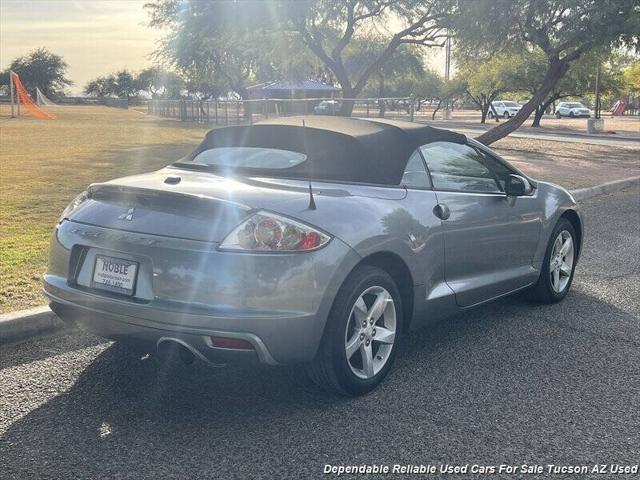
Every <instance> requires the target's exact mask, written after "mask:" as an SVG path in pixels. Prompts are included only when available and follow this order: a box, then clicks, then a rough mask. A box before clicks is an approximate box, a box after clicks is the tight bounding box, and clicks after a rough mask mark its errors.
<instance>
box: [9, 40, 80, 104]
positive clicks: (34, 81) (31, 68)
mask: <svg viewBox="0 0 640 480" xmlns="http://www.w3.org/2000/svg"><path fill="white" fill-rule="evenodd" d="M67 68H68V65H67V63H66V62H65V61H64V59H63V58H62V57H61V56H60V55H56V54H55V53H52V52H50V51H49V50H47V49H46V48H44V47H40V48H36V49H35V50H33V51H31V52H29V53H28V54H27V55H24V56H22V57H18V58H16V59H15V60H14V61H13V62H11V65H10V66H9V70H13V71H14V72H16V73H17V74H18V75H19V76H20V80H21V81H22V83H23V85H24V86H25V88H26V89H27V90H29V91H32V92H33V91H34V90H35V89H36V87H37V88H40V90H41V91H42V93H44V94H45V95H46V96H52V97H53V96H57V95H63V94H64V89H65V88H66V87H68V86H70V85H73V82H72V81H71V80H69V79H68V78H67V77H66V73H67Z"/></svg>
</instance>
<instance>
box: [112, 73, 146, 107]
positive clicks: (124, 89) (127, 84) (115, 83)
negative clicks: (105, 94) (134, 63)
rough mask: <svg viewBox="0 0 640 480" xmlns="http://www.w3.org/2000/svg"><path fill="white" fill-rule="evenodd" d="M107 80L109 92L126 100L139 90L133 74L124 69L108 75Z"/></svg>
mask: <svg viewBox="0 0 640 480" xmlns="http://www.w3.org/2000/svg"><path fill="white" fill-rule="evenodd" d="M107 82H108V84H109V90H110V92H109V93H112V94H114V95H116V96H118V97H120V98H126V99H127V100H129V99H130V98H131V97H132V96H133V95H135V94H136V93H138V92H139V91H140V90H141V88H140V84H139V83H138V81H137V79H136V77H135V75H134V74H133V73H132V72H130V71H128V70H126V69H124V70H120V71H118V72H116V73H115V74H113V75H111V76H110V77H108V79H107Z"/></svg>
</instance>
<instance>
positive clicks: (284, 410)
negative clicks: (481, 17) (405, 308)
mask: <svg viewBox="0 0 640 480" xmlns="http://www.w3.org/2000/svg"><path fill="white" fill-rule="evenodd" d="M602 315H606V322H605V321H604V320H603V317H602ZM639 329H640V326H639V325H638V318H637V315H635V314H634V313H633V312H631V313H630V312H626V311H622V310H619V309H617V308H616V307H615V306H613V305H611V304H609V303H606V302H603V301H602V300H600V299H597V298H595V297H593V296H590V295H587V294H585V293H582V292H581V291H579V290H574V291H572V292H571V294H570V295H569V297H568V298H567V299H566V301H565V302H562V303H560V304H556V305H550V306H539V305H533V304H529V303H527V302H525V301H523V300H522V299H520V298H519V297H511V298H506V299H503V300H501V301H498V302H494V303H492V304H490V305H487V306H484V307H481V308H478V309H475V310H473V311H470V312H468V313H465V314H464V315H459V316H457V317H455V318H453V319H449V320H447V321H443V322H440V323H438V324H435V325H432V326H430V327H427V328H426V329H422V330H420V331H416V332H412V333H411V335H410V336H408V337H407V341H406V342H405V343H404V345H403V347H402V352H401V355H400V356H399V357H398V361H397V364H396V366H395V368H394V369H393V371H392V373H391V375H390V376H389V377H388V378H387V379H386V380H385V382H384V383H383V384H382V385H381V386H380V388H378V389H377V390H375V391H374V392H372V393H371V394H369V395H367V396H365V397H362V398H342V397H336V396H333V395H331V394H328V393H324V392H322V391H319V390H317V389H316V388H315V387H313V386H312V385H310V384H309V383H308V382H306V381H305V380H304V379H303V375H302V374H301V373H300V372H299V371H298V370H296V369H293V368H285V367H282V368H268V367H258V368H250V367H238V366H232V367H226V368H217V369H216V368H212V367H208V366H206V365H204V364H201V363H196V364H194V365H191V366H184V365H181V364H170V365H166V364H161V363H158V362H157V361H156V360H155V359H145V360H141V359H138V358H136V357H135V356H133V355H132V354H131V353H129V351H127V350H126V349H125V348H123V347H121V346H119V345H118V344H112V345H111V346H109V347H108V348H106V349H104V350H103V351H102V352H101V353H99V354H98V355H97V356H96V357H95V358H94V359H93V360H91V362H90V363H89V365H88V366H87V367H86V368H85V369H84V370H83V371H81V373H80V374H79V376H78V378H77V380H76V382H75V383H74V384H73V385H72V386H71V388H69V389H68V390H67V391H65V392H64V393H61V394H58V395H56V396H54V397H52V398H50V399H49V400H47V401H45V402H44V403H43V404H42V405H41V406H39V407H37V408H36V409H34V410H32V411H31V412H30V413H28V414H27V415H26V416H24V417H22V418H19V419H18V420H16V421H15V422H13V424H12V425H11V426H10V427H9V428H8V430H7V431H6V433H5V434H4V435H3V436H2V437H1V438H0V467H1V471H3V472H4V473H3V477H4V478H18V477H21V478H26V477H27V476H29V475H30V476H31V477H67V478H107V477H109V478H111V477H116V476H117V477H121V478H126V477H135V478H143V477H157V478H161V477H171V476H177V477H180V476H186V475H188V476H190V477H193V478H195V477H198V476H207V477H212V476H213V477H218V478H220V477H223V478H224V477H226V476H234V475H237V476H243V475H242V474H241V473H238V472H240V471H241V470H242V469H245V470H244V472H245V474H244V476H245V477H248V476H251V477H256V476H260V475H264V476H267V477H269V476H271V477H273V476H286V475H287V474H291V472H295V473H296V475H295V476H298V477H299V478H302V477H303V476H306V474H304V472H306V473H308V474H313V472H315V474H316V475H319V474H320V473H321V466H322V465H324V463H334V464H335V463H340V462H357V463H367V462H381V463H382V462H400V461H407V462H414V463H415V462H418V463H420V462H429V461H432V460H433V461H436V460H437V459H443V460H447V459H448V460H449V461H452V460H457V461H460V462H463V463H464V462H465V461H467V460H465V459H468V461H471V460H474V461H479V460H481V459H483V458H484V459H485V460H486V461H493V462H495V461H502V459H506V460H512V461H516V462H523V461H530V462H533V461H534V460H536V459H538V460H539V461H542V462H544V461H547V462H548V461H551V460H554V461H556V462H560V461H562V459H563V458H564V459H565V460H566V461H577V460H581V461H587V460H589V461H592V462H594V463H595V462H597V461H601V462H604V461H606V462H609V461H624V460H625V459H626V460H627V461H632V460H633V458H632V457H633V455H634V454H635V453H637V450H635V447H636V446H637V445H638V444H640V438H639V434H638V432H639V431H640V428H637V427H638V419H637V415H636V414H634V412H636V413H637V411H638V410H640V401H639V400H638V396H637V395H636V394H637V391H638V388H639V386H640V376H639V374H638V370H637V364H638V357H639V356H640V354H639V349H638V342H639V338H640V332H639ZM27 385H28V379H25V382H24V386H25V388H26V386H27ZM605 405H606V408H605V409H603V406H605ZM363 419H364V420H365V421H362V420H363ZM367 419H374V420H375V421H366V420H367ZM385 445H386V451H384V450H383V446H385ZM389 445H392V447H391V448H389ZM412 452H413V453H412ZM571 452H573V456H572V453H571ZM576 452H579V453H576ZM416 455H417V456H416ZM419 455H422V456H419ZM492 455H493V456H492ZM576 455H578V456H579V458H578V457H576ZM583 457H584V458H583ZM627 457H628V458H627ZM306 468H310V470H305V469H306ZM260 472H262V473H261V474H260ZM277 472H280V473H279V474H278V473H277Z"/></svg>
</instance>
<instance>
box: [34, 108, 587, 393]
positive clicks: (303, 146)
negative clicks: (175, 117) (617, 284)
mask: <svg viewBox="0 0 640 480" xmlns="http://www.w3.org/2000/svg"><path fill="white" fill-rule="evenodd" d="M582 237H583V228H582V222H581V220H580V215H579V213H578V210H577V208H576V203H575V202H574V200H573V198H572V197H571V195H570V194H569V193H568V192H567V191H566V190H564V189H562V188H560V187H558V186H556V185H553V184H550V183H547V182H541V181H535V180H533V179H531V178H529V177H528V176H527V175H525V174H523V173H522V172H520V171H519V170H517V169H516V168H514V167H513V166H512V165H510V164H509V163H507V162H506V161H505V160H503V159H502V158H501V157H500V156H499V155H497V154H496V153H495V152H493V151H492V150H490V149H489V148H487V147H485V146H484V145H482V144H480V143H478V142H476V141H474V140H472V139H470V138H467V137H466V136H464V135H461V134H458V133H454V132H450V131H447V130H440V129H435V128H431V127H428V126H425V125H421V124H417V123H404V122H394V121H390V120H383V119H379V120H378V119H376V120H365V119H353V118H342V117H331V116H317V115H316V116H308V117H289V118H281V119H275V120H269V121H264V122H261V123H257V124H255V125H250V126H235V127H225V128H219V129H215V130H212V131H211V132H209V134H208V135H207V136H206V138H205V139H204V140H203V142H202V143H201V144H200V145H199V146H198V147H197V148H196V149H195V151H194V152H193V153H191V154H190V155H188V156H186V157H185V158H182V159H181V160H179V161H177V162H176V163H174V164H172V165H170V166H168V167H166V168H164V169H162V170H159V171H156V172H152V173H148V174H143V175H136V176H131V177H125V178H121V179H117V180H113V181H109V182H106V183H98V184H93V185H91V186H89V187H88V189H87V190H86V191H85V192H83V193H81V194H80V195H79V196H78V197H77V198H76V199H74V200H73V201H72V202H71V204H70V205H69V206H68V207H67V208H66V210H65V211H64V212H63V214H62V216H61V218H60V221H59V223H58V225H57V226H56V227H55V231H54V233H53V238H52V242H51V256H50V262H49V267H48V271H47V273H46V274H45V276H44V291H45V293H46V295H47V297H48V298H49V300H50V302H51V307H52V309H53V310H54V311H55V312H56V313H57V314H58V315H59V316H60V317H61V318H62V319H63V320H67V321H71V322H74V323H76V324H78V325H79V326H81V327H82V328H85V329H87V330H89V331H91V332H93V333H96V334H98V335H101V336H103V337H106V338H110V339H114V340H116V341H121V342H127V343H130V344H132V345H135V346H138V347H139V348H141V349H142V351H146V352H152V353H153V352H156V351H158V350H163V349H165V348H170V347H174V348H176V349H178V350H179V351H180V352H182V354H183V355H184V356H185V357H189V358H199V359H201V360H204V361H207V362H212V363H216V364H224V363H230V362H240V361H255V362H261V363H264V364H270V365H278V364H300V365H301V366H304V368H306V370H307V371H308V372H309V374H310V377H311V378H312V379H313V380H315V381H316V382H318V383H320V384H322V385H324V386H327V387H330V388H332V389H334V390H336V391H338V392H341V393H345V394H350V395H358V394H362V393H365V392H367V391H369V390H371V389H372V388H374V387H375V386H376V385H377V384H378V383H380V381H381V380H382V379H383V378H384V377H385V376H386V375H387V373H388V372H389V370H390V369H391V367H392V365H393V363H394V358H395V356H396V354H397V352H398V347H399V345H400V342H401V340H402V339H403V337H406V336H407V335H410V331H411V330H412V329H413V328H416V327H419V326H420V325H424V324H425V323H428V322H432V321H435V320H437V319H441V318H443V317H445V316H449V315H451V314H455V313H457V312H460V311H464V310H467V309H469V308H471V307H474V306H476V305H479V304H482V303H485V302H487V301H490V300H493V299H496V298H499V297H502V296H505V295H508V294H511V293H514V292H517V291H521V290H528V291H529V292H530V293H531V295H532V296H533V297H535V298H537V299H538V300H539V301H542V302H546V303H551V302H557V301H560V300H562V299H563V298H564V297H565V296H566V294H567V291H568V290H569V288H570V286H571V281H572V278H573V274H574V269H575V267H576V263H577V261H578V255H579V253H580V248H581V244H582Z"/></svg>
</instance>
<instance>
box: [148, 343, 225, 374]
mask: <svg viewBox="0 0 640 480" xmlns="http://www.w3.org/2000/svg"><path fill="white" fill-rule="evenodd" d="M156 352H157V354H158V356H159V357H161V358H162V357H164V358H167V359H171V358H176V357H178V358H179V359H180V360H181V361H182V363H184V364H185V365H191V364H192V363H193V362H194V361H195V359H196V358H197V359H199V360H202V361H203V362H204V363H206V364H208V365H211V366H214V367H224V366H226V364H224V363H222V364H218V363H213V362H211V361H210V360H209V359H208V358H207V357H205V356H204V355H203V354H202V353H200V352H199V351H198V350H197V349H196V348H194V347H192V346H191V345H189V344H188V343H187V342H185V341H184V340H181V339H179V338H175V337H162V338H160V339H159V340H158V341H157V342H156Z"/></svg>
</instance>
